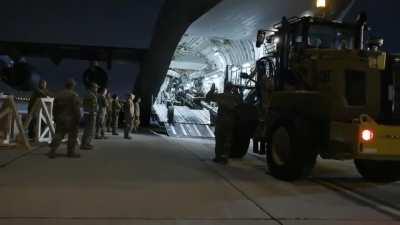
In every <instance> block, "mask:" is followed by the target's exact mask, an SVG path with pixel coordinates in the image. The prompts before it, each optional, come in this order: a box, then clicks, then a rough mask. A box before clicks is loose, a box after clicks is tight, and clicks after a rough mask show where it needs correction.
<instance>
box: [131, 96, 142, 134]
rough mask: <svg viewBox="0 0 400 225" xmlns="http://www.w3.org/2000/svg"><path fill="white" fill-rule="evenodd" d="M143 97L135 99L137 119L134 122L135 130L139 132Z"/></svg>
mask: <svg viewBox="0 0 400 225" xmlns="http://www.w3.org/2000/svg"><path fill="white" fill-rule="evenodd" d="M141 102H142V99H141V98H140V97H138V98H136V101H135V121H134V122H133V130H134V132H138V130H139V127H140V103H141Z"/></svg>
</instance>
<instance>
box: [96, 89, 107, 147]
mask: <svg viewBox="0 0 400 225" xmlns="http://www.w3.org/2000/svg"><path fill="white" fill-rule="evenodd" d="M97 104H98V111H97V121H96V139H104V138H105V133H104V125H105V120H106V113H107V100H106V97H105V96H104V95H99V96H98V97H97Z"/></svg>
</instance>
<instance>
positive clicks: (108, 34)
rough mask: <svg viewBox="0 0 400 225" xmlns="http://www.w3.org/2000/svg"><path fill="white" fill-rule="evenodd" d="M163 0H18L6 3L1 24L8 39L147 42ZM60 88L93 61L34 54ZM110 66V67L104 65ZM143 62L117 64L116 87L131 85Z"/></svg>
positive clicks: (112, 75) (118, 43)
mask: <svg viewBox="0 0 400 225" xmlns="http://www.w3.org/2000/svg"><path fill="white" fill-rule="evenodd" d="M163 2H164V0H146V1H143V0H85V1H71V0H40V1H31V0H13V1H5V2H2V3H1V9H2V10H1V13H0V23H1V24H0V29H1V37H0V40H3V41H30V42H44V43H46V42H49V43H63V44H82V45H103V46H119V47H132V48H148V47H149V45H150V42H151V37H152V33H153V30H154V25H155V23H156V20H157V16H158V13H159V10H160V7H161V6H162V3H163ZM28 61H29V63H31V64H33V65H34V66H35V67H36V68H37V69H38V70H39V71H40V72H41V73H42V74H43V75H42V76H43V77H44V78H46V79H48V80H49V84H50V88H53V89H55V88H59V87H61V86H62V82H60V81H63V80H65V78H66V77H71V76H72V77H76V78H77V80H78V81H81V75H82V73H83V71H84V70H85V69H87V66H88V62H84V61H71V60H65V61H63V63H62V64H61V65H60V66H58V67H57V66H55V65H53V64H52V63H51V62H50V61H49V60H48V59H29V60H28ZM104 68H105V67H104ZM138 71H139V67H138V65H137V64H136V65H130V64H125V65H118V64H115V65H113V70H112V71H110V72H109V75H110V86H111V88H112V89H114V90H113V92H117V93H118V94H123V93H125V92H126V91H128V90H129V89H132V87H133V85H134V81H135V77H136V76H137V74H138Z"/></svg>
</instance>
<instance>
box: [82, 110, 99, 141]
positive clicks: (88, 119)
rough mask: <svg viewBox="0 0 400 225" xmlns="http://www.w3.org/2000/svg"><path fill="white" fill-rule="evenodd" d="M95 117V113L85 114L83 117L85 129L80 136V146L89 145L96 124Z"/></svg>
mask: <svg viewBox="0 0 400 225" xmlns="http://www.w3.org/2000/svg"><path fill="white" fill-rule="evenodd" d="M96 117H97V116H96V114H85V116H84V118H83V119H84V123H85V129H84V131H83V136H82V146H90V145H91V143H92V140H93V136H94V132H95V126H96Z"/></svg>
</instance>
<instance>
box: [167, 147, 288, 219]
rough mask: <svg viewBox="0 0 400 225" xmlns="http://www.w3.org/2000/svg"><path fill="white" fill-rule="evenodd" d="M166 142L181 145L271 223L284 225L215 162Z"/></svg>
mask: <svg viewBox="0 0 400 225" xmlns="http://www.w3.org/2000/svg"><path fill="white" fill-rule="evenodd" d="M166 141H168V142H170V143H173V144H175V145H179V146H180V147H181V148H183V149H184V150H186V151H187V152H190V153H191V154H192V155H193V157H194V158H196V159H198V160H199V161H200V162H202V163H204V164H205V165H206V168H208V169H209V170H210V171H212V172H213V173H214V174H216V175H217V176H218V177H220V178H221V179H222V180H223V181H225V182H226V183H227V184H228V185H229V186H231V187H232V188H233V189H234V190H236V191H237V192H238V193H239V194H240V195H242V196H243V198H245V199H246V200H247V201H249V202H251V203H252V204H253V205H254V206H255V207H256V208H258V210H260V211H261V212H262V213H264V214H265V215H266V216H268V217H269V218H270V220H271V221H274V222H276V223H278V224H280V225H283V222H282V221H280V219H278V218H277V217H275V216H274V215H272V214H271V213H269V212H268V211H267V210H265V209H264V208H263V207H262V206H261V205H260V204H259V203H258V202H257V201H256V200H254V199H252V198H251V197H250V196H249V195H248V194H247V193H246V192H245V191H243V190H242V189H240V187H239V186H237V185H236V184H235V183H233V181H231V180H230V179H229V178H228V177H226V176H225V175H224V174H222V173H221V172H220V171H218V169H217V168H216V167H215V166H214V164H210V163H213V162H209V161H208V160H204V159H203V158H202V157H201V156H199V155H198V154H196V153H195V152H193V151H191V150H190V149H188V148H187V147H186V146H184V145H182V144H181V143H178V142H173V141H170V140H168V139H166Z"/></svg>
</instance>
